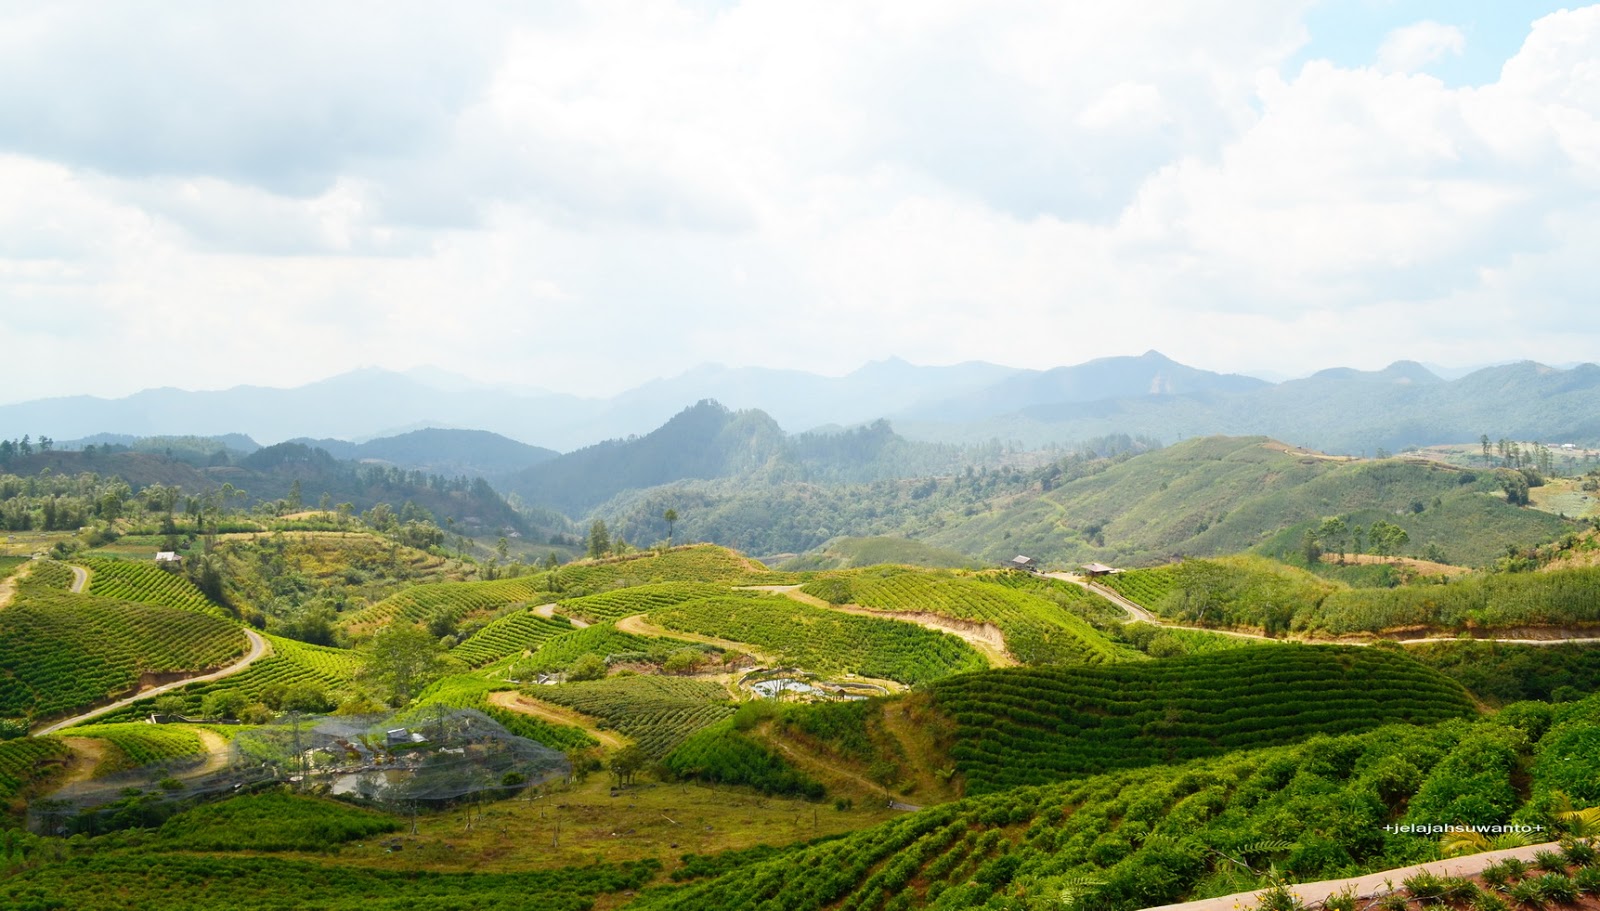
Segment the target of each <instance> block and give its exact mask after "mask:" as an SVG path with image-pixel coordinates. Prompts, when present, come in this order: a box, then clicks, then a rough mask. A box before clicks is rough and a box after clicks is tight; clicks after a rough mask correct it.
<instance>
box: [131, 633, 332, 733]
mask: <svg viewBox="0 0 1600 911" xmlns="http://www.w3.org/2000/svg"><path fill="white" fill-rule="evenodd" d="M266 639H267V641H268V642H270V643H271V644H272V652H273V653H272V654H271V655H268V656H266V657H264V658H261V659H259V660H257V661H256V662H255V663H253V664H251V665H250V666H249V667H248V668H246V669H245V670H243V671H241V672H239V673H237V674H234V675H232V676H230V677H224V678H223V679H221V680H213V681H208V682H205V683H195V684H190V685H189V686H185V687H182V688H180V689H178V690H175V691H173V692H172V693H171V694H170V695H172V696H176V697H177V698H178V699H180V700H182V705H183V707H182V709H181V710H180V714H183V715H185V716H188V717H198V716H199V715H200V714H201V707H202V705H203V704H204V703H205V699H206V697H207V696H211V695H213V694H217V693H224V692H226V693H238V694H239V695H240V696H242V697H244V701H245V702H246V703H247V704H248V703H255V702H261V701H263V698H262V697H263V695H264V694H265V693H266V692H267V690H268V689H270V688H282V689H287V688H289V687H292V686H295V685H297V684H309V685H312V686H315V687H318V688H320V689H323V690H325V691H326V692H327V693H328V694H329V696H330V697H331V698H332V699H334V700H335V701H338V700H339V699H340V698H341V697H342V696H343V695H344V694H346V693H347V692H348V691H349V690H350V688H351V680H352V678H353V677H354V674H355V670H356V669H357V668H358V666H359V658H357V657H356V656H355V655H354V654H353V653H351V652H348V651H346V650H343V649H332V648H325V647H323V646H316V645H307V644H306V643H304V642H296V641H294V640H293V639H284V638H281V637H278V636H271V635H268V636H266ZM155 704H156V700H155V699H153V698H152V699H141V700H139V701H138V702H135V703H133V704H132V705H130V706H128V707H126V708H123V709H119V710H117V711H115V712H112V713H110V714H108V715H104V716H102V717H101V719H100V720H101V721H104V722H122V721H139V720H142V719H144V718H146V717H148V716H149V715H150V714H151V713H152V712H154V711H155Z"/></svg>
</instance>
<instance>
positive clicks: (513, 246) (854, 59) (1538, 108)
mask: <svg viewBox="0 0 1600 911" xmlns="http://www.w3.org/2000/svg"><path fill="white" fill-rule="evenodd" d="M101 9H102V8H101V7H98V6H93V7H88V6H72V5H70V4H69V5H54V4H52V5H50V6H44V7H40V8H39V9H38V11H36V12H31V13H26V14H23V15H20V16H18V17H15V18H14V19H13V20H12V21H9V22H7V23H6V25H7V26H10V27H8V28H5V29H0V36H6V37H0V124H11V125H12V129H11V130H10V131H9V132H7V130H6V129H5V128H4V127H0V149H8V150H9V153H7V154H5V155H4V156H3V157H0V307H3V308H4V310H5V314H4V315H5V317H6V318H5V319H4V320H0V345H4V346H5V348H6V350H8V351H14V352H21V354H20V357H21V359H22V363H23V364H24V365H25V366H29V367H32V368H33V369H23V370H19V371H14V372H13V373H12V374H11V375H8V383H9V384H11V386H10V388H9V389H8V391H7V393H6V397H9V398H25V397H32V396H35V395H40V394H46V393H55V392H65V391H72V390H80V389H83V388H92V389H94V390H96V391H102V392H107V391H129V390H130V389H131V388H137V387H142V386H148V385H157V384H162V383H169V384H174V385H183V386H226V385H231V384H233V383H238V382H271V383H287V382H299V381H305V380H308V379H312V378H315V377H319V376H324V375H327V374H331V373H334V372H338V371H339V370H342V369H346V368H348V367H351V366H354V365H357V364H384V365H389V366H400V367H404V366H411V365H413V364H420V363H436V364H438V365H440V366H442V367H445V368H448V369H455V370H458V371H461V372H464V373H468V374H472V375H475V376H481V377H483V378H485V379H492V380H503V381H508V382H527V383H532V384H535V385H541V386H547V387H552V388H583V389H586V390H593V391H613V390H616V389H618V388H621V387H623V386H626V385H628V384H630V383H633V382H637V381H640V380H643V379H647V378H649V377H651V376H655V375H662V374H670V373H674V372H677V371H679V370H681V369H685V368H687V367H689V366H691V365H693V364H695V363H698V362H701V361H709V360H715V361H721V362H725V363H733V364H739V363H761V364H768V365H772V366H788V367H799V368H806V369H816V370H822V371H825V372H834V373H837V372H843V371H845V370H848V369H851V368H853V367H855V366H857V365H859V364H860V363H861V362H863V361H865V360H868V359H873V358H881V357H884V356H886V355H889V354H900V355H902V356H905V357H907V358H909V359H911V360H915V361H922V362H941V361H943V362H948V361H958V360H966V359H972V358H983V359H989V360H994V361H999V362H1004V363H1014V364H1022V365H1029V366H1052V365H1055V364H1059V363H1068V362H1075V361H1079V360H1083V359H1086V358H1089V357H1094V356H1099V355H1103V354H1108V353H1138V352H1140V351H1143V350H1145V349H1148V348H1152V347H1154V348H1158V349H1161V350H1163V351H1165V352H1166V353H1168V354H1169V355H1172V356H1175V357H1179V358H1180V359H1188V360H1190V361H1192V362H1194V363H1197V364H1199V365H1201V366H1208V367H1216V368H1225V369H1242V368H1262V367H1265V368H1273V369H1278V370H1280V371H1282V372H1285V373H1303V372H1304V371H1305V368H1306V367H1307V366H1308V365H1309V366H1314V367H1320V366H1328V365H1332V364H1335V363H1341V362H1342V363H1349V364H1352V365H1355V366H1379V365H1381V364H1383V363H1386V362H1387V361H1390V360H1394V359H1396V358H1398V357H1413V358H1417V359H1425V360H1434V361H1454V362H1462V361H1469V362H1470V361H1485V360H1495V359H1501V358H1504V357H1507V356H1548V357H1549V358H1550V359H1552V360H1564V359H1577V358H1584V357H1592V351H1593V350H1594V346H1595V344H1596V343H1597V342H1600V332H1597V331H1595V330H1588V329H1587V328H1585V323H1583V322H1582V321H1581V319H1580V318H1581V317H1582V316H1583V315H1584V314H1586V313H1588V312H1591V311H1592V306H1593V304H1594V301H1593V299H1592V298H1593V295H1592V294H1591V293H1590V292H1589V290H1588V289H1589V288H1591V287H1592V285H1593V283H1592V281H1591V280H1590V279H1589V278H1588V276H1587V272H1586V266H1585V263H1586V258H1587V254H1589V253H1590V252H1591V251H1592V250H1593V249H1594V244H1595V242H1596V240H1597V238H1595V237H1593V236H1592V234H1593V229H1592V225H1595V224H1600V211H1597V208H1596V206H1597V203H1596V197H1595V191H1596V190H1597V189H1600V128H1597V123H1600V68H1597V67H1596V65H1595V64H1594V62H1593V61H1595V60H1597V59H1600V7H1590V8H1587V9H1582V10H1576V11H1571V12H1567V13H1561V14H1557V15H1556V16H1552V17H1548V18H1546V19H1544V20H1541V21H1540V22H1539V23H1537V24H1536V25H1535V26H1534V27H1533V28H1532V29H1531V31H1530V34H1529V37H1528V40H1527V42H1526V43H1525V45H1524V46H1523V48H1522V50H1521V52H1520V53H1519V54H1518V55H1517V56H1516V57H1515V58H1514V59H1512V60H1511V61H1508V63H1507V65H1506V67H1505V70H1504V73H1503V75H1502V78H1501V79H1500V80H1499V81H1498V82H1495V83H1492V84H1490V85H1486V86H1483V87H1481V88H1459V89H1452V88H1448V87H1446V86H1445V85H1443V84H1442V83H1440V82H1439V81H1438V80H1435V79H1433V78H1431V77H1428V76H1426V75H1423V74H1420V73H1416V72H1415V70H1416V69H1417V68H1418V67H1420V66H1425V65H1426V61H1427V60H1430V59H1436V58H1437V56H1438V55H1439V54H1444V53H1451V52H1452V48H1458V46H1459V45H1458V44H1455V43H1452V42H1454V41H1457V40H1458V39H1459V32H1457V33H1455V35H1456V38H1454V39H1453V38H1451V37H1450V35H1449V34H1448V32H1449V31H1450V29H1449V27H1448V26H1435V24H1431V23H1419V24H1417V25H1415V26H1411V27H1408V28H1407V29H1402V30H1399V31H1397V32H1396V33H1394V35H1391V41H1390V42H1388V43H1387V44H1386V51H1385V58H1384V65H1383V66H1382V67H1376V68H1370V69H1345V68H1340V67H1336V66H1334V65H1332V64H1329V63H1322V62H1319V63H1313V64H1309V65H1307V66H1305V67H1304V68H1302V69H1301V70H1299V71H1298V72H1284V71H1283V69H1282V68H1283V67H1284V66H1285V62H1286V61H1287V60H1289V59H1290V58H1291V56H1292V55H1293V54H1294V52H1295V50H1296V49H1297V47H1298V46H1299V45H1300V44H1301V43H1302V42H1303V41H1304V39H1305V32H1304V27H1303V25H1302V23H1301V16H1302V15H1303V13H1304V10H1305V4H1284V3H1280V2H1276V0H1252V2H1250V3H1246V4H1244V5H1240V4H1238V3H1234V2H1229V3H1223V2H1221V0H1208V2H1205V3H1181V2H1177V0H1172V2H1160V3H1149V4H1140V5H1139V6H1138V8H1137V9H1133V8H1129V7H1127V6H1117V5H1111V4H1098V5H1083V4H1057V5H1038V4H1025V3H1002V4H995V3H977V2H966V0H960V2H957V0H951V2H937V3H929V2H919V3H910V2H907V3H888V4H874V5H867V4H859V3H847V2H823V3H816V4H804V5H798V4H790V3H780V2H776V0H751V2H746V3H740V4H737V5H734V6H731V7H729V8H727V9H721V10H716V11H705V10H702V9H700V8H698V7H682V6H679V5H677V4H674V3H670V2H666V0H653V2H649V3H645V4H610V3H603V2H596V3H574V4H568V5H560V6H553V7H549V8H547V9H544V10H542V11H541V12H540V13H539V16H538V18H537V19H536V20H535V19H529V18H527V16H526V15H525V14H524V13H523V11H522V9H521V8H520V7H507V8H496V7H472V8H470V9H469V13H470V15H468V16H465V17H461V18H459V20H452V22H451V23H449V24H448V26H446V25H444V24H441V23H440V22H439V21H437V17H436V16H425V15H421V14H418V13H417V11H416V10H411V11H410V14H407V13H406V11H404V10H402V11H400V12H396V13H387V12H386V11H387V10H389V7H387V6H385V7H373V6H365V7H364V6H353V7H340V8H339V9H338V10H335V11H333V12H331V13H329V14H328V15H330V16H332V19H327V20H321V21H322V22H323V23H324V24H323V25H322V26H321V27H319V28H311V27H309V26H308V25H307V24H306V23H308V22H311V21H317V17H318V16H321V15H322V14H321V13H317V14H315V15H313V13H312V12H311V10H312V9H313V8H312V7H295V6H290V7H283V8H281V10H283V11H280V7H276V6H273V7H268V6H248V5H246V6H228V7H216V8H206V7H201V8H199V10H200V11H199V12H194V13H193V15H192V16H191V17H190V19H189V20H182V19H178V18H172V19H166V20H163V21H161V22H157V23H149V25H150V28H148V29H145V30H144V31H140V30H137V29H134V28H133V25H134V24H135V23H132V22H129V21H127V17H129V16H133V15H134V13H132V12H129V11H127V10H124V11H122V12H120V13H117V12H115V11H113V13H108V14H106V15H107V16H108V17H109V18H107V19H105V24H104V25H103V26H99V27H96V28H88V27H86V26H85V24H84V17H85V16H86V15H90V16H91V18H92V16H93V15H97V14H98V11H99V10H101ZM317 9H320V7H319V8H317ZM241 10H242V12H241ZM119 16H120V17H122V18H121V19H119V18H118V17H119ZM1423 26H1429V27H1430V28H1431V29H1432V30H1431V31H1430V30H1429V29H1425V28H1423ZM130 34H144V35H147V36H148V37H147V39H146V40H145V41H144V42H143V43H140V42H136V41H127V40H123V39H124V38H125V36H127V35H130ZM114 39H116V40H114ZM1430 55H1432V56H1430ZM96 61H99V62H100V64H99V65H98V66H97V65H96ZM235 64H236V65H235ZM18 86H34V87H38V86H44V87H45V88H44V89H41V90H35V91H24V90H22V89H20V88H18ZM21 125H27V126H28V129H24V128H23V127H22V126H21ZM1518 307H1523V308H1530V310H1529V312H1537V313H1538V314H1540V316H1541V319H1543V320H1546V321H1548V322H1547V324H1549V325H1559V326H1562V327H1563V331H1560V332H1551V333H1546V334H1542V335H1539V334H1535V333H1534V332H1533V331H1532V330H1531V329H1528V328H1526V327H1522V328H1520V329H1519V331H1517V332H1515V333H1508V332H1507V331H1506V320H1505V314H1506V313H1507V312H1508V311H1511V310H1513V309H1515V308H1518ZM14 317H15V318H14ZM1543 324H1546V323H1542V324H1541V325H1543ZM1374 325H1377V326H1380V327H1381V328H1379V329H1374V328H1373V327H1374ZM1019 327H1025V328H1023V329H1022V330H1021V331H1019ZM1512 348H1515V349H1516V350H1515V351H1511V350H1508V349H1512ZM130 350H132V351H137V352H142V353H151V356H150V357H148V358H147V359H146V360H145V361H143V362H142V364H141V369H140V370H138V371H136V372H129V371H126V370H123V369H121V368H119V366H118V365H126V364H127V362H128V361H127V359H126V356H125V353H126V352H127V351H130ZM174 352H181V356H180V355H175V354H174ZM1584 352H1588V353H1584ZM68 353H76V354H77V355H78V360H77V361H75V363H82V364H84V365H85V366H84V367H83V370H82V372H81V373H79V374H77V375H73V376H66V375H63V374H62V373H61V372H60V371H58V370H57V371H52V370H49V369H46V368H49V367H52V366H53V365H56V364H59V363H63V362H64V361H63V360H62V358H63V357H64V356H66V355H67V354H68Z"/></svg>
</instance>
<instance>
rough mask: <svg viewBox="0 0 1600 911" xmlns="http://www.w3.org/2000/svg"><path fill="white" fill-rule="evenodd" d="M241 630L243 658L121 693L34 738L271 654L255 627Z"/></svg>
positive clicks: (232, 670)
mask: <svg viewBox="0 0 1600 911" xmlns="http://www.w3.org/2000/svg"><path fill="white" fill-rule="evenodd" d="M243 632H244V635H245V638H247V639H249V640H250V651H248V652H246V653H245V656H244V657H243V658H240V659H239V660H238V661H235V662H234V663H232V664H230V665H228V666H227V667H225V668H222V669H221V670H215V671H211V672H209V673H205V674H199V675H197V676H194V677H185V678H183V679H182V680H174V681H172V682H171V683H163V684H161V685H160V686H153V687H150V688H148V689H142V690H140V691H139V692H137V693H134V694H133V695H131V696H124V697H123V698H121V699H118V700H117V701H115V702H112V703H110V704H109V705H102V706H100V707H99V708H95V709H91V710H89V711H87V712H84V713H83V714H81V715H74V716H72V717H71V718H67V719H64V720H62V721H57V722H55V723H54V724H51V725H50V726H48V727H45V728H40V729H39V730H37V731H34V732H33V735H34V736H35V737H43V736H45V735H46V734H54V733H55V732H57V731H59V730H62V729H63V728H69V727H71V726H73V725H75V724H82V723H84V722H85V721H88V720H90V719H92V718H99V717H100V716H101V715H105V714H107V713H109V712H114V711H116V710H117V709H120V708H125V707H127V706H130V705H132V704H134V703H135V702H138V701H139V700H140V699H148V698H150V697H151V696H159V695H161V694H162V693H166V692H170V691H172V690H175V689H178V688H179V687H184V686H188V685H189V684H191V683H209V682H210V681H213V680H221V679H222V678H224V677H231V676H233V675H234V674H237V673H239V672H240V671H242V670H244V669H245V668H247V667H249V666H250V665H252V664H254V663H255V662H256V659H258V658H261V657H263V656H266V655H269V654H271V653H272V648H271V646H269V645H267V640H265V639H263V638H261V636H260V635H259V634H257V633H256V631H255V630H253V629H245V630H244V631H243Z"/></svg>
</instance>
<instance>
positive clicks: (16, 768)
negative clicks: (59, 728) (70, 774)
mask: <svg viewBox="0 0 1600 911" xmlns="http://www.w3.org/2000/svg"><path fill="white" fill-rule="evenodd" d="M66 755H67V745H66V744H64V743H62V742H61V741H60V740H57V739H56V738H54V737H24V738H21V739H19V740H6V741H0V803H4V802H7V801H9V800H10V799H11V798H13V797H16V796H17V794H19V793H20V792H21V791H22V790H23V789H24V788H26V787H27V786H28V785H29V784H30V783H31V782H34V781H36V780H38V779H39V778H40V777H41V775H43V774H44V773H45V772H46V771H47V770H49V769H50V768H52V767H53V765H54V763H56V762H59V761H60V760H62V759H65V758H66Z"/></svg>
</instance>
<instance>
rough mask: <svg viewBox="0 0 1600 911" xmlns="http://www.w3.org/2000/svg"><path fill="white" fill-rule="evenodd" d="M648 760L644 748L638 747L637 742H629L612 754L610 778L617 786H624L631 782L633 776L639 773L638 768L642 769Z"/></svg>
mask: <svg viewBox="0 0 1600 911" xmlns="http://www.w3.org/2000/svg"><path fill="white" fill-rule="evenodd" d="M649 761H650V757H649V756H648V755H646V753H645V751H644V750H642V749H640V748H639V745H638V744H635V743H630V744H628V745H627V746H625V747H623V748H622V749H620V750H618V751H617V752H616V753H614V754H612V756H611V763H610V769H611V779H612V780H613V781H615V782H616V783H617V787H619V788H625V787H627V786H628V785H630V784H633V779H634V777H635V776H636V775H638V774H639V770H640V769H643V768H644V767H645V764H646V763H648V762H649Z"/></svg>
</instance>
